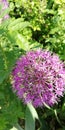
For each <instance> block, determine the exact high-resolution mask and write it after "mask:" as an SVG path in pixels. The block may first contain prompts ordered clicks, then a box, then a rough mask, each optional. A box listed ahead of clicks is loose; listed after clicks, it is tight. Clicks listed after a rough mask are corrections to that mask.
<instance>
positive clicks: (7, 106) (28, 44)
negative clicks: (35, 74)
mask: <svg viewBox="0 0 65 130" xmlns="http://www.w3.org/2000/svg"><path fill="white" fill-rule="evenodd" d="M5 1H6V0H5ZM5 16H8V17H5ZM39 48H41V49H43V50H44V49H47V50H48V51H52V52H54V53H56V54H57V55H58V56H59V57H60V59H61V60H62V61H64V62H65V1H64V0H32V1H31V0H20V1H19V0H8V7H7V8H6V9H4V10H3V5H2V4H1V3H0V130H24V129H25V130H65V96H63V97H62V98H61V99H60V102H59V103H58V104H56V105H54V106H53V107H50V106H48V105H47V104H44V106H42V107H38V108H34V107H33V106H32V104H27V105H24V104H23V102H22V100H20V99H19V98H18V97H17V96H16V94H15V93H14V92H13V91H12V84H11V72H12V70H13V68H14V66H15V65H16V61H17V59H18V58H19V57H20V56H21V55H25V53H26V52H28V51H31V50H38V49H39Z"/></svg>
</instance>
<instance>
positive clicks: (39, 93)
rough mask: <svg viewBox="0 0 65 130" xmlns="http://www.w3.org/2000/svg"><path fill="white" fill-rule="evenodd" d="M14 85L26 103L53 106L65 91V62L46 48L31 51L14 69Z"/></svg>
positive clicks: (21, 58)
mask: <svg viewBox="0 0 65 130" xmlns="http://www.w3.org/2000/svg"><path fill="white" fill-rule="evenodd" d="M12 78H13V79H12V86H13V90H14V91H15V92H16V94H17V96H18V97H19V98H21V99H22V100H23V102H24V103H25V104H27V103H29V102H31V103H32V104H33V105H34V106H35V107H42V106H43V105H44V103H45V104H47V105H49V106H53V105H54V104H56V103H57V102H58V101H59V100H60V97H62V96H63V94H64V91H65V68H64V63H63V62H62V61H61V60H60V59H59V57H58V56H57V55H56V54H52V53H51V52H49V51H46V50H44V51H43V50H37V51H30V52H28V53H26V55H23V56H21V57H20V59H18V61H17V63H16V66H15V68H14V69H13V71H12Z"/></svg>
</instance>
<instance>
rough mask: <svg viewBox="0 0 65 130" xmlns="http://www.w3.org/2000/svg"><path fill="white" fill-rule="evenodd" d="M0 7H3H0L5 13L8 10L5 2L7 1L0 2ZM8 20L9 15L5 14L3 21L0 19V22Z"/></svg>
mask: <svg viewBox="0 0 65 130" xmlns="http://www.w3.org/2000/svg"><path fill="white" fill-rule="evenodd" d="M0 5H2V6H3V7H2V12H3V11H5V10H6V9H7V8H8V2H7V0H0ZM2 12H0V13H2ZM8 18H9V15H8V14H6V15H5V16H4V18H3V19H0V21H2V20H4V19H8Z"/></svg>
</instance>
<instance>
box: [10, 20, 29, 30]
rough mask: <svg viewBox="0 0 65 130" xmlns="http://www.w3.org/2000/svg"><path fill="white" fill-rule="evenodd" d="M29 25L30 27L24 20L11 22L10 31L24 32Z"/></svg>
mask: <svg viewBox="0 0 65 130" xmlns="http://www.w3.org/2000/svg"><path fill="white" fill-rule="evenodd" d="M29 25H30V23H29V22H23V21H22V19H20V18H19V19H16V20H14V21H13V22H11V24H10V25H9V27H8V29H9V30H12V31H17V30H23V29H24V28H25V27H27V26H29Z"/></svg>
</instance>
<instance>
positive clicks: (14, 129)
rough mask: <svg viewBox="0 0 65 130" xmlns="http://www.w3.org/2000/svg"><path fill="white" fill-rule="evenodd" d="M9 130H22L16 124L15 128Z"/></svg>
mask: <svg viewBox="0 0 65 130" xmlns="http://www.w3.org/2000/svg"><path fill="white" fill-rule="evenodd" d="M10 130H23V129H22V128H21V127H20V125H19V124H16V125H15V126H13V128H12V129H10Z"/></svg>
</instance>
